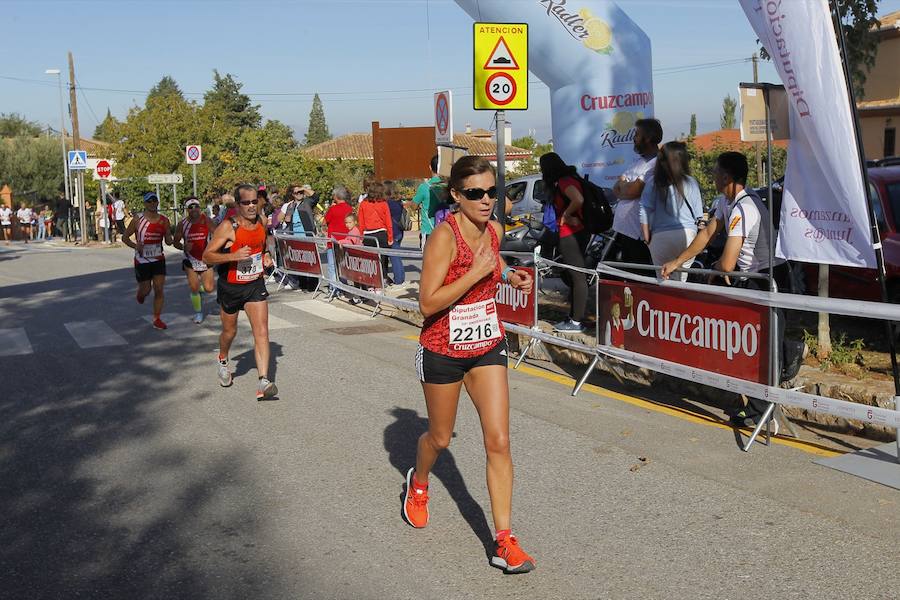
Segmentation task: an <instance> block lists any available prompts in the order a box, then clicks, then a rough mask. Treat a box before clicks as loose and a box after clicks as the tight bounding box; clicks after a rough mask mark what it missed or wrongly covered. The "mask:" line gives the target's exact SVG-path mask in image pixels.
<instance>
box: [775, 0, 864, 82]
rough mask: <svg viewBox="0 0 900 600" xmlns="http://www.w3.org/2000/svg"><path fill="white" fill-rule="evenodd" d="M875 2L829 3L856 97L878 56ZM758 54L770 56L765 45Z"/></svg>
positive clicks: (839, 1) (852, 0)
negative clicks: (835, 14) (836, 19)
mask: <svg viewBox="0 0 900 600" xmlns="http://www.w3.org/2000/svg"><path fill="white" fill-rule="evenodd" d="M878 2H879V0H834V2H832V3H831V7H832V13H833V11H834V10H835V8H837V11H838V14H839V16H840V21H841V26H842V28H843V29H844V37H845V40H846V42H847V64H848V68H849V71H850V79H851V80H852V82H853V88H854V89H855V90H856V93H857V95H858V96H859V97H860V98H862V97H863V94H864V92H865V83H866V78H867V77H868V75H869V69H871V68H872V67H873V66H874V65H875V58H876V57H877V55H878V36H876V35H875V33H874V32H875V30H876V29H878V27H880V26H881V23H880V21H879V20H878V17H877V16H876V15H877V14H878ZM835 33H837V32H835ZM760 56H761V57H762V58H764V59H765V60H769V59H771V56H770V54H769V51H768V50H767V49H766V48H762V50H761V51H760Z"/></svg>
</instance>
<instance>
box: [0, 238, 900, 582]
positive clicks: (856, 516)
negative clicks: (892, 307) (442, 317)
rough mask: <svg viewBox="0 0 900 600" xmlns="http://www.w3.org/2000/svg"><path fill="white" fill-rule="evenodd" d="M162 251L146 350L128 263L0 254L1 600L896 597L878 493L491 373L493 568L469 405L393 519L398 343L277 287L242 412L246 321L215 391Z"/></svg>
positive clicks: (408, 364) (794, 458)
mask: <svg viewBox="0 0 900 600" xmlns="http://www.w3.org/2000/svg"><path fill="white" fill-rule="evenodd" d="M174 258H175V257H174V253H172V258H171V259H170V263H169V275H170V285H169V286H168V291H169V294H168V300H167V307H166V313H170V314H171V315H172V316H170V317H168V318H169V320H170V324H171V327H170V329H169V330H168V331H165V332H160V331H155V330H153V329H152V328H151V327H150V325H149V323H148V322H147V320H146V316H147V315H148V314H149V308H148V306H146V305H145V306H139V305H137V304H136V303H135V301H134V281H133V276H132V269H131V266H130V258H129V253H128V251H127V250H125V249H74V248H51V247H49V246H47V245H44V246H39V245H33V246H32V247H29V248H28V249H27V250H25V249H24V248H23V247H22V246H19V245H15V246H12V247H11V248H6V247H2V246H0V374H2V375H0V380H2V384H0V482H2V485H0V515H2V516H0V519H2V521H0V522H2V527H0V597H3V598H11V599H12V598H14V599H19V598H92V599H93V598H140V599H143V598H167V599H170V598H192V599H199V598H210V599H221V598H347V599H381V598H540V599H545V598H565V599H581V598H584V599H588V598H746V597H754V596H758V597H770V598H897V597H898V589H900V574H898V569H897V567H896V560H895V554H896V552H897V546H898V542H900V510H898V508H900V505H898V502H900V495H898V494H897V492H895V491H893V490H891V489H889V488H886V487H882V486H879V485H877V484H873V483H869V482H867V481H864V480H861V479H856V478H853V477H850V476H848V475H844V474H842V473H839V472H837V471H832V470H830V469H826V468H824V467H821V466H817V465H814V464H813V463H812V460H813V459H814V458H816V454H815V452H821V451H819V450H816V449H815V447H813V446H810V447H806V448H805V449H804V448H801V447H794V446H790V445H785V444H781V443H779V444H774V445H772V446H771V447H769V448H765V447H762V446H757V447H755V448H754V449H753V451H752V452H750V453H749V454H744V453H742V452H740V451H739V450H738V448H737V441H736V439H735V434H734V433H733V432H731V431H730V430H729V429H727V428H724V427H722V426H719V425H716V424H715V423H714V422H713V421H715V420H716V419H715V416H714V415H707V416H705V417H704V416H702V415H701V417H693V416H689V415H688V416H685V415H684V414H683V413H682V412H681V410H680V408H679V406H680V405H679V400H678V399H677V398H668V397H666V396H664V395H662V394H661V393H656V392H651V395H650V396H648V397H646V398H645V399H641V398H636V397H633V394H635V390H630V391H629V390H621V389H619V388H616V389H617V390H618V391H609V389H611V388H612V386H613V385H614V384H613V382H611V381H610V380H607V379H604V378H602V377H600V376H597V379H595V380H593V383H594V384H596V386H590V387H589V388H587V389H585V391H584V392H583V393H582V394H581V395H580V396H579V397H577V398H571V397H570V396H569V395H568V393H569V388H568V387H567V380H566V379H565V378H564V377H563V376H560V375H558V374H555V373H554V372H553V371H552V370H551V369H549V368H547V367H548V366H547V365H532V367H531V368H529V369H528V370H527V372H512V371H511V372H510V382H511V390H512V414H511V420H512V424H511V427H512V431H511V439H512V446H513V456H514V462H515V465H516V491H515V507H514V518H513V521H514V530H515V531H516V532H517V533H518V535H519V537H520V540H521V542H522V544H523V546H524V547H525V548H526V549H527V550H528V551H529V552H530V553H532V554H533V555H534V557H535V558H536V560H537V563H538V569H537V570H536V571H535V572H534V573H531V574H528V575H524V576H515V577H510V576H503V575H502V574H501V573H500V572H499V571H497V570H495V569H492V568H490V567H489V566H488V564H487V560H486V556H485V547H486V545H488V544H489V542H490V536H491V527H490V526H489V524H490V523H491V518H490V505H489V503H488V499H487V492H486V488H485V484H484V452H483V447H482V444H481V432H480V428H479V425H478V420H477V417H476V415H475V411H474V409H473V408H472V406H471V404H470V403H468V402H466V401H463V402H462V403H461V405H460V406H461V408H460V415H459V420H458V423H457V430H456V437H455V439H454V442H453V444H452V445H451V449H450V451H449V452H448V453H446V454H445V455H444V456H443V457H442V458H441V460H440V462H439V463H438V466H437V468H436V470H435V478H434V479H433V480H432V481H433V483H432V497H433V500H432V503H431V524H430V525H429V526H428V527H427V528H426V529H424V530H414V529H412V528H410V527H409V526H407V525H406V524H404V523H403V521H402V520H401V518H400V508H401V507H400V492H401V484H402V481H403V474H404V473H405V471H406V469H407V468H408V467H409V466H410V465H411V464H412V462H413V460H414V454H415V440H416V438H417V436H418V435H419V433H420V432H421V431H423V430H424V428H425V426H426V421H425V410H424V402H423V399H422V395H421V391H420V388H419V385H418V383H417V382H416V379H415V370H414V367H413V354H414V351H415V347H416V342H415V340H414V339H410V338H412V337H413V336H415V335H416V333H417V331H416V330H415V329H414V328H412V327H410V326H408V325H406V324H404V323H403V322H400V321H397V320H392V319H388V318H384V317H379V318H375V319H372V318H369V317H368V316H367V315H366V314H365V312H364V311H362V310H355V309H350V308H349V307H347V305H345V304H343V303H335V305H334V306H333V307H332V306H326V305H325V304H324V303H322V302H321V301H320V300H312V299H311V296H310V295H309V294H306V293H304V292H279V293H277V294H274V295H273V300H272V302H271V314H272V315H273V317H274V318H273V321H272V324H273V330H272V333H271V337H272V350H273V357H274V361H275V363H276V368H275V372H274V377H275V379H276V381H277V383H278V386H279V388H280V390H281V392H280V398H279V400H278V401H273V402H265V403H258V402H256V401H255V400H254V389H255V381H256V377H255V371H254V370H253V354H252V346H251V344H250V341H251V340H250V336H249V328H248V327H247V326H246V324H242V325H241V327H240V329H239V334H238V336H239V337H238V340H237V342H236V344H235V347H234V349H233V352H232V358H233V360H234V362H235V363H236V366H237V377H236V380H235V384H234V386H233V387H231V388H229V389H222V388H220V387H219V386H218V383H217V381H216V377H215V362H214V358H215V351H216V348H217V340H216V320H215V319H214V318H213V319H209V320H208V321H207V322H206V323H204V324H203V325H202V326H199V327H198V326H196V325H193V324H191V323H190V322H189V321H188V319H189V316H190V314H191V310H190V304H189V299H188V295H187V292H186V286H185V284H184V281H183V277H182V276H181V274H180V270H179V268H178V262H177V261H176V260H174ZM205 302H206V307H207V310H208V311H211V310H213V309H214V305H213V303H212V300H211V299H207V300H206V301H205ZM322 307H325V308H322ZM598 386H605V387H606V388H607V389H604V388H603V387H598ZM625 393H627V394H628V395H624V394H625ZM673 407H674V408H673Z"/></svg>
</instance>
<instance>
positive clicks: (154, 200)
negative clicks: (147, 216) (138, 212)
mask: <svg viewBox="0 0 900 600" xmlns="http://www.w3.org/2000/svg"><path fill="white" fill-rule="evenodd" d="M152 202H159V200H157V199H156V198H147V199H146V200H144V204H150V203H152Z"/></svg>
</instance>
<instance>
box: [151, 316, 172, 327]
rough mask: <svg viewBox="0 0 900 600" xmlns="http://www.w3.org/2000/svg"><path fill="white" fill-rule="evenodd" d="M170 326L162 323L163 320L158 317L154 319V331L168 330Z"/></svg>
mask: <svg viewBox="0 0 900 600" xmlns="http://www.w3.org/2000/svg"><path fill="white" fill-rule="evenodd" d="M168 328H169V327H168V325H166V324H165V323H163V322H162V319H160V318H159V317H156V318H155V319H153V329H168Z"/></svg>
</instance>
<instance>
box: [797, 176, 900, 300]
mask: <svg viewBox="0 0 900 600" xmlns="http://www.w3.org/2000/svg"><path fill="white" fill-rule="evenodd" d="M869 182H870V185H869V201H870V202H871V203H872V208H873V212H874V213H875V220H876V221H877V222H878V230H879V232H880V233H881V244H882V248H883V252H884V266H885V272H886V283H887V289H888V298H889V299H890V301H891V302H892V303H900V166H885V167H875V168H870V169H869ZM862 233H863V235H868V233H869V232H868V230H866V231H865V232H862ZM806 287H807V289H808V290H810V292H811V293H813V294H815V293H816V291H817V290H818V267H817V266H816V265H807V267H806ZM828 288H829V289H828V294H829V296H831V297H832V298H849V299H854V300H874V301H880V300H881V284H880V283H879V281H878V272H877V270H876V269H862V268H855V267H839V266H834V265H832V266H831V268H830V269H829V286H828Z"/></svg>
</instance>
